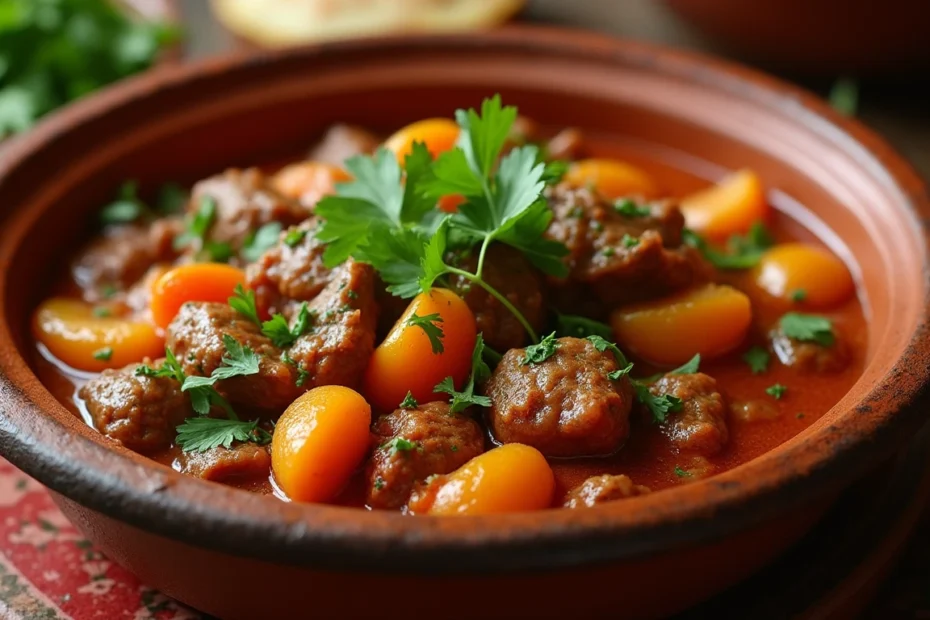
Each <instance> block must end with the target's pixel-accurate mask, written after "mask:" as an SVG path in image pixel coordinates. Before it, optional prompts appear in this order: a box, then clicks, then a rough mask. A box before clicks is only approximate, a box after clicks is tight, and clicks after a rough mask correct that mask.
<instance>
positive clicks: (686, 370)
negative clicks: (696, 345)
mask: <svg viewBox="0 0 930 620" xmlns="http://www.w3.org/2000/svg"><path fill="white" fill-rule="evenodd" d="M700 367H701V354H700V353H695V354H694V357H692V358H691V359H690V360H688V361H687V362H685V363H684V364H682V365H681V366H679V367H678V368H676V369H674V370H670V371H669V373H670V374H673V375H693V374H694V373H696V372H697V371H698V369H700Z"/></svg>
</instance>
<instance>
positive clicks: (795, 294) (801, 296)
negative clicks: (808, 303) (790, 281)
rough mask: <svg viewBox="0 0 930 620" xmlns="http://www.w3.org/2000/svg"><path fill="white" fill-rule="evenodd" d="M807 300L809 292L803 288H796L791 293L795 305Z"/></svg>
mask: <svg viewBox="0 0 930 620" xmlns="http://www.w3.org/2000/svg"><path fill="white" fill-rule="evenodd" d="M805 299H807V291H805V290H804V289H803V288H796V289H794V290H793V291H791V301H793V302H795V303H801V302H802V301H804V300H805Z"/></svg>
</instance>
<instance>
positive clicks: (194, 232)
mask: <svg viewBox="0 0 930 620" xmlns="http://www.w3.org/2000/svg"><path fill="white" fill-rule="evenodd" d="M215 220H216V200H215V199H214V198H213V197H212V196H203V197H202V198H201V199H200V204H199V205H198V207H197V211H196V213H194V216H193V217H191V218H188V222H187V230H185V231H184V232H183V233H181V234H180V235H178V236H177V237H175V238H174V249H175V250H182V249H184V248H186V247H188V246H192V245H193V246H195V247H200V248H202V247H203V246H204V241H205V240H206V237H207V233H208V232H209V231H210V227H211V226H213V222H214V221H215Z"/></svg>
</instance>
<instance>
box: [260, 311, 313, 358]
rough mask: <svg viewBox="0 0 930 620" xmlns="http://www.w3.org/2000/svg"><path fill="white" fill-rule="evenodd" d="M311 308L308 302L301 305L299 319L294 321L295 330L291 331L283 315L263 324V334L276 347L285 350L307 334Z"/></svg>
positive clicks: (278, 315) (273, 317) (277, 315)
mask: <svg viewBox="0 0 930 620" xmlns="http://www.w3.org/2000/svg"><path fill="white" fill-rule="evenodd" d="M310 315H311V313H310V308H309V306H308V305H307V302H303V303H302V304H300V310H299V311H298V313H297V319H296V320H295V321H294V328H293V329H291V327H290V325H288V323H287V319H286V318H284V315H282V314H275V315H273V316H272V317H271V319H270V320H268V321H265V322H264V323H262V334H264V335H265V336H268V338H270V339H271V342H272V344H274V346H276V347H278V348H281V349H284V348H287V347H289V346H291V345H292V344H294V342H295V341H296V340H297V339H298V338H300V337H301V336H303V335H304V333H306V331H307V328H308V327H309V326H310Z"/></svg>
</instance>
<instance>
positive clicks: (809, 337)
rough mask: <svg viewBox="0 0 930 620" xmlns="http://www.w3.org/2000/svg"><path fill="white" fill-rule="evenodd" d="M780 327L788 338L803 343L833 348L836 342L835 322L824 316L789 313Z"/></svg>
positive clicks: (783, 317)
mask: <svg viewBox="0 0 930 620" xmlns="http://www.w3.org/2000/svg"><path fill="white" fill-rule="evenodd" d="M779 326H780V327H781V331H782V333H784V334H785V335H786V336H788V337H789V338H794V339H796V340H800V341H802V342H816V343H817V344H819V345H821V346H824V347H832V346H833V343H834V342H836V334H834V333H833V322H832V321H831V320H830V319H828V318H826V317H823V316H817V315H815V314H801V313H800V312H788V313H787V314H785V315H784V316H782V317H781V320H780V321H779Z"/></svg>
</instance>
